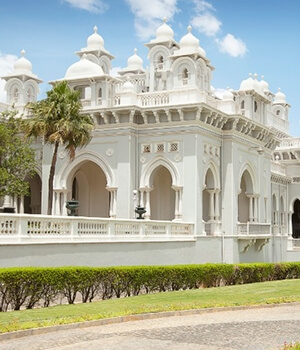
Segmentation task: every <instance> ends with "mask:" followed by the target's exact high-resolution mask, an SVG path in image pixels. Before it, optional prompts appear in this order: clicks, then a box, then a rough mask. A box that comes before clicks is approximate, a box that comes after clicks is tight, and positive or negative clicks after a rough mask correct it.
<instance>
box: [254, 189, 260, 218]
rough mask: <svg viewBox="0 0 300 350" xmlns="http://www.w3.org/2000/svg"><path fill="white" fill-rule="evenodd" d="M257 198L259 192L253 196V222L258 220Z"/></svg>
mask: <svg viewBox="0 0 300 350" xmlns="http://www.w3.org/2000/svg"><path fill="white" fill-rule="evenodd" d="M258 198H259V194H256V195H255V196H254V198H253V201H254V220H253V221H254V222H259V220H258Z"/></svg>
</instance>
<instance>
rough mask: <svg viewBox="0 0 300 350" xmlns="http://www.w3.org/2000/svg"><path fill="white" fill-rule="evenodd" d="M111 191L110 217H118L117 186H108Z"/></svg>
mask: <svg viewBox="0 0 300 350" xmlns="http://www.w3.org/2000/svg"><path fill="white" fill-rule="evenodd" d="M106 189H107V191H109V193H110V201H109V217H110V218H114V219H115V218H116V216H117V215H116V207H117V187H106Z"/></svg>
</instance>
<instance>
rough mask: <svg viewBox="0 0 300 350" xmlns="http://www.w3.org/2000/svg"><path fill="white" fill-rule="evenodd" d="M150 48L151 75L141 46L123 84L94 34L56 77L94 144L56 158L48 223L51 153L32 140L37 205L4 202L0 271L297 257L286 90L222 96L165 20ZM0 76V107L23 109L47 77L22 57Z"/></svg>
mask: <svg viewBox="0 0 300 350" xmlns="http://www.w3.org/2000/svg"><path fill="white" fill-rule="evenodd" d="M146 47H147V48H148V49H149V53H148V60H149V62H148V63H147V66H148V68H145V65H144V62H143V60H142V58H141V57H139V55H138V53H137V50H134V52H133V55H132V56H130V57H129V58H128V61H127V66H126V67H124V68H123V69H121V70H120V71H119V72H118V75H117V76H112V75H111V71H112V60H113V58H114V56H113V55H112V54H111V53H110V52H109V51H108V50H107V49H106V48H105V45H104V40H103V38H102V37H101V36H100V35H99V33H98V30H97V27H95V28H94V33H93V34H92V35H90V36H89V37H88V38H87V42H86V46H85V47H83V48H82V49H81V50H80V51H78V52H76V55H77V56H78V62H76V63H74V64H72V65H71V66H70V67H69V68H68V69H67V70H66V73H65V76H64V77H62V79H61V80H66V81H67V82H68V84H69V86H70V87H71V88H73V89H75V90H78V91H80V98H81V103H82V106H83V108H82V112H83V113H85V114H86V113H88V114H90V115H91V116H92V117H93V119H94V123H95V130H94V134H93V139H92V141H91V142H90V144H89V145H88V146H87V147H85V148H84V149H81V150H80V151H78V152H77V153H76V157H75V159H74V161H72V162H70V161H69V158H68V156H67V154H66V153H65V152H64V150H63V149H61V150H60V152H59V157H58V161H57V167H56V174H55V179H54V199H53V216H52V217H47V215H45V214H46V212H47V194H48V176H49V168H50V161H51V157H52V149H51V147H49V146H47V145H43V144H42V142H40V143H39V142H36V144H34V147H35V149H36V158H37V160H38V163H39V166H38V168H37V173H36V176H35V177H34V178H32V179H29V182H30V188H31V195H30V196H29V197H25V198H5V199H3V201H2V205H4V204H5V203H3V202H5V201H6V202H7V203H9V204H10V205H13V206H14V207H15V208H16V214H0V252H1V254H0V256H1V258H0V261H1V262H2V266H3V265H4V266H9V265H11V264H10V261H11V260H10V259H14V260H13V261H14V262H15V264H16V265H26V264H28V265H41V264H44V265H47V266H49V265H56V264H60V265H62V264H64V265H66V264H73V265H75V264H83V265H141V264H144V265H146V264H182V263H204V262H226V263H237V262H251V261H253V262H256V261H264V262H280V261H299V260H300V166H299V159H300V141H299V139H296V138H293V137H291V136H290V135H289V120H288V114H289V107H290V106H289V104H288V102H287V101H286V96H285V95H284V93H283V92H281V91H280V90H279V91H277V92H271V91H270V90H269V86H268V83H267V82H266V81H265V80H264V79H263V78H261V79H259V78H258V77H257V75H256V74H254V75H249V77H245V79H244V80H242V81H241V83H240V88H239V89H238V90H236V91H233V90H229V89H228V90H226V91H224V92H223V93H222V94H216V93H215V91H214V90H213V89H212V87H211V79H212V72H213V70H214V67H213V66H212V64H211V62H210V60H209V59H208V57H207V56H206V53H205V51H204V49H203V48H202V47H201V46H200V44H199V40H198V39H197V38H196V37H195V36H194V35H193V33H192V28H191V27H190V26H189V27H188V28H187V33H186V34H185V35H184V36H183V37H182V38H181V39H180V41H179V42H177V41H175V39H174V33H173V30H172V28H171V27H170V26H169V25H168V24H167V23H166V22H165V21H164V22H163V23H162V25H161V26H160V27H159V28H158V29H157V31H156V37H155V38H154V39H152V40H151V41H150V42H148V43H146ZM2 79H4V80H5V81H6V85H5V90H6V92H7V104H2V105H1V106H0V108H1V109H2V110H4V109H6V108H11V107H12V106H14V108H16V109H17V110H20V111H22V112H23V113H26V111H25V112H24V106H25V105H26V103H27V102H30V101H36V99H37V96H38V92H39V84H40V83H41V80H40V79H39V77H37V76H36V75H35V74H34V73H33V70H32V64H31V62H29V61H28V60H27V59H26V58H25V55H24V52H22V56H21V58H20V59H19V60H18V61H17V62H16V63H15V65H14V70H13V71H12V72H10V73H9V74H8V75H6V76H4V77H2ZM50 83H51V84H54V83H55V81H52V82H50ZM28 117H30V116H28ZM70 199H75V200H78V202H79V208H78V216H77V217H70V216H67V214H68V213H67V209H66V206H65V203H66V201H67V200H70ZM0 204H1V203H0ZM138 205H139V206H141V207H144V208H145V210H146V212H145V213H144V215H143V217H144V220H137V218H136V214H135V208H136V206H138ZM20 227H22V228H23V230H21V229H20ZM20 230H21V231H22V232H21V231H20ZM5 252H6V253H5ZM41 257H42V261H43V263H41V262H40V260H39V259H41Z"/></svg>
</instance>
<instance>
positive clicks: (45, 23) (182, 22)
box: [0, 0, 300, 137]
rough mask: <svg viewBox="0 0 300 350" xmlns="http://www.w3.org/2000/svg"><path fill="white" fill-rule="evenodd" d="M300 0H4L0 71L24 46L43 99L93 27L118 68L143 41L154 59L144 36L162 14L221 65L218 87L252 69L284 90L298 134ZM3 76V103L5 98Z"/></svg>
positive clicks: (232, 84)
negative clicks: (39, 84)
mask: <svg viewBox="0 0 300 350" xmlns="http://www.w3.org/2000/svg"><path fill="white" fill-rule="evenodd" d="M299 16H300V1H299V0H207V1H206V0H13V1H7V0H0V76H3V75H6V74H7V73H9V72H10V71H12V69H13V64H14V62H15V61H16V60H17V59H18V58H19V57H20V52H21V51H22V50H23V49H24V50H25V51H26V54H25V57H26V58H27V59H29V60H30V62H31V63H32V67H33V73H35V74H37V75H38V77H39V78H40V79H42V80H43V81H44V83H43V84H41V86H40V95H39V98H44V97H45V96H46V95H45V94H46V91H47V90H49V89H51V86H50V85H49V84H48V82H49V81H53V80H56V79H61V78H63V77H64V76H65V73H66V71H67V69H68V67H69V66H70V65H71V64H73V63H74V62H77V61H78V56H77V55H76V54H75V52H76V51H79V50H80V49H81V48H83V47H85V46H86V41H87V38H88V36H89V35H91V34H93V27H94V26H95V25H96V26H97V27H98V33H99V34H100V35H101V36H102V37H103V39H104V46H105V48H106V49H107V50H108V51H109V52H110V53H111V54H112V55H114V56H115V59H114V60H113V61H112V65H113V70H114V71H118V70H120V69H121V68H124V67H126V66H127V59H128V58H129V56H131V55H132V54H133V50H134V49H135V48H137V50H138V51H137V54H138V55H139V56H141V57H142V58H143V61H144V67H145V68H146V67H147V66H148V65H149V61H148V59H147V53H148V49H147V48H146V47H145V45H144V44H145V43H147V42H149V41H150V40H151V39H154V38H155V32H156V29H157V28H158V26H159V25H161V24H162V18H163V17H166V18H167V19H168V24H169V25H170V26H171V27H172V29H173V30H174V39H175V40H176V41H177V42H179V41H180V39H181V38H182V36H184V35H185V34H186V33H187V27H188V26H189V25H191V26H192V34H193V35H195V36H196V37H197V38H198V39H199V41H200V46H201V47H202V48H203V49H204V50H205V51H206V55H207V58H208V59H209V60H210V61H211V64H212V65H213V66H214V67H215V71H214V72H213V79H212V82H211V83H212V86H213V87H214V88H215V89H220V90H222V89H226V88H231V89H233V90H238V89H239V86H240V83H241V81H242V80H244V79H247V78H248V75H249V73H252V74H254V73H257V74H258V77H259V78H260V77H261V76H262V75H263V76H264V80H266V81H267V82H268V83H269V89H270V91H272V92H273V93H276V92H277V91H278V88H280V89H281V91H282V92H283V93H285V95H286V100H287V102H288V103H289V104H290V105H291V109H290V114H289V120H290V134H291V135H292V136H297V137H298V136H300V95H299V92H298V87H299V85H300V68H299V65H300V48H299V43H300V20H299ZM4 83H5V82H4V80H0V102H5V93H4Z"/></svg>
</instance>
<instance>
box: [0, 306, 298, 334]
mask: <svg viewBox="0 0 300 350" xmlns="http://www.w3.org/2000/svg"><path fill="white" fill-rule="evenodd" d="M291 304H293V305H299V304H300V302H299V301H296V302H290V303H274V304H256V305H248V306H247V305H239V306H225V307H215V308H202V309H190V310H178V311H162V312H149V313H143V314H136V315H126V316H117V317H111V318H104V319H100V320H91V321H84V322H76V323H69V324H62V325H57V326H48V327H40V328H31V329H25V330H19V331H13V332H7V333H0V341H3V340H11V339H17V338H22V337H27V336H30V335H39V334H45V333H51V332H57V331H60V330H70V329H76V328H88V327H97V326H104V325H108V324H117V323H123V322H130V321H142V320H150V319H154V318H164V317H172V316H187V315H200V314H207V313H213V312H223V311H236V310H248V309H262V308H272V307H283V306H287V305H291Z"/></svg>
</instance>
